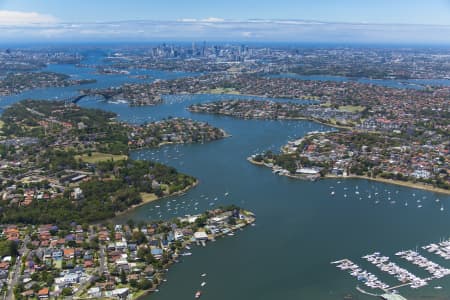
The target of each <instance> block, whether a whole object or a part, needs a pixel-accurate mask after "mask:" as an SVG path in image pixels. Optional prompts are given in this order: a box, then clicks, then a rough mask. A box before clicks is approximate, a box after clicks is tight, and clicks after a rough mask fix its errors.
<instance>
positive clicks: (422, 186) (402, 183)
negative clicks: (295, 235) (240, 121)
mask: <svg viewBox="0 0 450 300" xmlns="http://www.w3.org/2000/svg"><path fill="white" fill-rule="evenodd" d="M247 160H248V161H249V162H250V163H251V164H254V165H257V166H263V167H267V166H265V165H264V163H263V162H256V161H254V160H253V159H252V158H251V157H249V158H247ZM267 168H268V167H267ZM282 176H286V177H289V178H293V179H301V178H299V177H297V176H293V175H282ZM320 179H366V180H372V181H377V182H382V183H388V184H394V185H398V186H404V187H409V188H413V189H419V190H426V191H429V192H434V193H440V194H445V195H450V190H445V189H441V188H437V187H434V186H431V185H427V184H423V183H420V182H411V181H400V180H393V179H386V178H379V177H377V178H372V177H368V176H359V175H350V176H334V175H326V176H325V177H321V178H320ZM302 180H303V179H302Z"/></svg>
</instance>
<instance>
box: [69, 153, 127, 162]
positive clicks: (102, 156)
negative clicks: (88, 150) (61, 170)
mask: <svg viewBox="0 0 450 300" xmlns="http://www.w3.org/2000/svg"><path fill="white" fill-rule="evenodd" d="M75 159H76V160H78V159H81V160H82V161H84V162H87V163H91V164H92V163H97V162H101V161H108V160H111V159H112V160H114V161H118V160H126V159H128V156H126V155H113V154H107V153H100V152H92V155H91V156H89V155H87V154H83V155H76V156H75Z"/></svg>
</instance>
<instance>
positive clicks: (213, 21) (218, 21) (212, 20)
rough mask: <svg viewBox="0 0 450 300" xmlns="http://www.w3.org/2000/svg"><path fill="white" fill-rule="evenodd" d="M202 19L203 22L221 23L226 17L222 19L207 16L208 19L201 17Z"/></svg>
mask: <svg viewBox="0 0 450 300" xmlns="http://www.w3.org/2000/svg"><path fill="white" fill-rule="evenodd" d="M201 21H202V22H209V23H215V22H216V23H220V22H223V21H225V20H224V19H221V18H212V17H211V18H206V19H201Z"/></svg>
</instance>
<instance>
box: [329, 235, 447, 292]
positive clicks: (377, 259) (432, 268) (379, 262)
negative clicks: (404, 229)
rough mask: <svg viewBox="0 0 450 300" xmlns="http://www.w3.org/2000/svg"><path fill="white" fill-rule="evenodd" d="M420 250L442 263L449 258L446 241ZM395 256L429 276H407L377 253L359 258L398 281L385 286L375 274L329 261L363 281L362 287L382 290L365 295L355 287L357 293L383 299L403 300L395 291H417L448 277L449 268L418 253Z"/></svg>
mask: <svg viewBox="0 0 450 300" xmlns="http://www.w3.org/2000/svg"><path fill="white" fill-rule="evenodd" d="M421 248H422V249H423V250H426V251H427V252H429V253H435V254H437V255H439V256H441V257H442V258H444V259H446V260H448V259H449V256H448V250H449V248H450V240H445V241H441V242H439V243H438V244H435V243H431V244H428V245H426V246H423V247H421ZM395 256H397V257H399V258H402V259H404V260H405V261H407V262H409V263H410V264H412V265H415V266H417V267H419V268H421V269H423V270H424V271H426V272H427V273H428V274H429V275H430V276H429V277H426V278H421V277H419V276H417V275H415V274H413V273H411V272H410V271H408V270H407V269H405V268H403V267H400V266H399V265H398V264H397V263H395V262H392V261H391V260H390V258H389V257H388V256H383V255H382V254H381V253H380V252H373V253H372V254H367V255H364V256H362V257H361V258H362V259H364V260H366V261H367V262H369V263H370V264H371V265H373V266H375V267H376V268H377V269H378V270H379V271H382V272H384V273H385V274H387V275H390V276H393V277H395V278H396V279H397V280H398V281H399V282H400V284H398V285H395V286H389V285H388V284H386V283H384V282H382V281H381V280H380V279H379V278H378V277H377V276H376V275H374V274H372V273H371V272H370V271H367V270H364V269H362V268H361V267H359V266H358V265H357V264H355V263H354V262H352V261H351V260H349V259H347V258H346V259H342V260H338V261H333V262H331V264H334V265H336V267H337V268H339V269H341V270H343V271H348V273H349V274H350V275H351V276H353V277H356V278H357V280H358V281H361V282H363V283H364V285H365V286H366V287H368V288H370V289H371V290H375V291H376V290H382V291H383V293H384V294H377V293H374V292H367V291H366V290H364V289H362V288H361V287H359V286H356V290H358V291H359V292H361V293H362V294H365V295H369V296H376V297H381V298H383V299H387V300H391V299H405V298H404V297H403V296H401V295H399V294H398V291H397V290H398V289H399V288H403V287H410V288H411V289H419V288H422V287H425V286H427V285H429V284H431V282H432V281H433V280H435V279H441V278H444V277H446V276H448V275H450V269H448V268H445V267H442V266H440V265H439V264H437V263H435V262H433V261H431V260H430V259H428V258H426V257H424V256H422V255H421V254H420V253H419V252H418V251H414V250H404V251H398V252H396V253H395ZM434 289H435V290H441V289H442V286H439V285H437V286H434Z"/></svg>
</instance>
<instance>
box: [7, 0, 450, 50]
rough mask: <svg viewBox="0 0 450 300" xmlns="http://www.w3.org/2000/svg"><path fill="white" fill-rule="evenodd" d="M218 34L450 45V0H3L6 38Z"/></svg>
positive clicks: (160, 37) (214, 36) (225, 36)
mask: <svg viewBox="0 0 450 300" xmlns="http://www.w3.org/2000/svg"><path fill="white" fill-rule="evenodd" d="M255 19H258V20H263V21H260V22H255V21H254V20H255ZM143 20H146V22H138V21H143ZM286 20H291V21H292V20H296V21H295V22H283V21H286ZM298 20H309V21H318V22H300V21H298ZM100 23H101V24H100ZM407 24H415V25H414V26H413V25H411V26H407ZM416 25H423V26H416ZM217 37H221V38H223V39H225V40H241V39H242V40H249V41H251V40H255V41H261V40H276V41H292V40H295V41H306V42H314V41H318V42H326V41H330V42H367V43H369V42H375V43H377V42H379V43H383V42H395V41H397V42H423V43H427V42H429V43H447V44H449V43H450V0H420V1H419V0H409V1H406V0H377V1H373V0H333V1H331V0H310V1H304V0H221V1H216V0H158V1H154V0H0V39H2V40H4V41H10V40H11V41H15V40H20V39H22V40H27V39H28V40H64V39H68V40H89V39H91V40H97V39H98V38H100V39H109V40H122V39H125V40H126V39H129V40H132V39H135V40H164V39H186V40H189V39H208V40H209V39H217Z"/></svg>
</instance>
